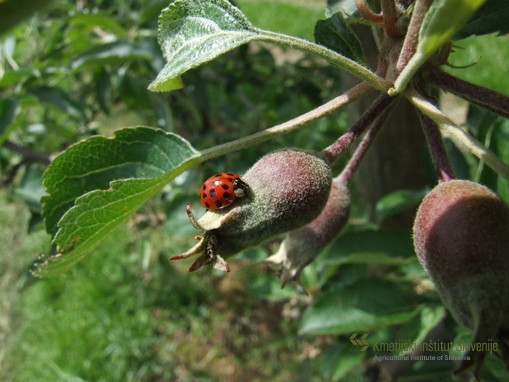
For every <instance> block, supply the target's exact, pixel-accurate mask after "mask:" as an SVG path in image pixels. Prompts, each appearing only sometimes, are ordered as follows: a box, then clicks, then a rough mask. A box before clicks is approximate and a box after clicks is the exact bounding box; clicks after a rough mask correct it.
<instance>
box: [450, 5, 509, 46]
mask: <svg viewBox="0 0 509 382" xmlns="http://www.w3.org/2000/svg"><path fill="white" fill-rule="evenodd" d="M508 18H509V3H508V2H507V0H489V1H487V2H486V3H485V4H484V5H483V6H482V7H481V8H479V10H478V11H477V12H476V13H475V14H474V15H473V16H472V17H471V18H470V20H469V21H468V22H467V23H466V24H465V25H463V27H462V28H461V30H460V31H459V32H458V33H457V34H456V36H455V37H456V38H467V37H469V36H472V35H483V34H489V33H495V32H498V33H499V34H506V33H508V32H509V23H507V20H508Z"/></svg>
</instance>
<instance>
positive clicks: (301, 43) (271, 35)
mask: <svg viewBox="0 0 509 382" xmlns="http://www.w3.org/2000/svg"><path fill="white" fill-rule="evenodd" d="M256 31H257V32H258V33H260V36H259V37H258V38H257V40H261V41H267V42H271V43H276V44H279V45H286V46H288V47H290V48H293V49H299V50H302V51H304V52H307V53H311V54H314V55H317V56H320V57H323V58H324V59H326V60H327V61H328V62H330V63H331V64H332V65H334V66H337V67H339V68H341V69H345V70H347V71H349V72H350V73H352V74H353V75H355V76H356V77H358V78H360V79H362V80H364V81H365V82H367V83H368V84H369V85H371V86H372V87H374V88H375V89H377V90H380V91H383V92H385V91H387V90H388V89H389V88H390V87H391V86H392V84H391V83H390V82H389V81H386V80H384V79H383V78H381V77H378V76H377V75H376V74H375V73H373V72H372V71H371V70H369V69H368V68H366V67H364V66H362V65H360V64H358V63H357V62H355V61H353V60H351V59H349V58H347V57H345V56H342V55H340V54H338V53H336V52H334V51H333V50H330V49H328V48H326V47H324V46H322V45H318V44H315V43H313V42H310V41H307V40H304V39H301V38H298V37H293V36H289V35H286V34H282V33H276V32H271V31H267V30H263V29H257V30H256Z"/></svg>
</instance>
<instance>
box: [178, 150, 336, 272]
mask: <svg viewBox="0 0 509 382" xmlns="http://www.w3.org/2000/svg"><path fill="white" fill-rule="evenodd" d="M242 179H243V181H244V182H245V183H246V184H247V185H248V187H249V188H248V191H247V196H245V197H243V198H239V199H238V200H237V199H236V200H235V202H234V203H233V204H232V206H231V207H228V208H225V209H219V210H207V212H206V213H205V214H204V215H203V216H202V217H201V218H200V219H198V220H195V219H194V217H192V214H191V213H190V212H188V213H189V214H190V218H191V221H192V222H193V224H194V225H195V226H196V227H197V228H199V229H202V230H203V231H205V232H204V235H203V236H201V237H200V238H199V239H201V240H202V241H203V242H200V243H198V244H197V246H195V247H193V248H192V249H191V250H190V251H188V252H186V253H184V254H182V255H179V256H175V257H174V258H173V259H179V258H183V257H188V256H190V255H193V254H196V253H198V252H202V251H204V252H205V253H204V255H203V256H202V257H201V258H200V259H199V260H200V261H198V263H196V266H192V267H191V268H190V270H195V269H198V268H199V267H200V266H202V265H204V264H207V263H213V264H214V265H216V264H219V266H216V268H220V269H224V270H227V271H228V270H229V267H227V264H226V263H225V262H224V260H223V258H226V257H229V256H232V255H234V254H236V253H238V252H240V251H241V250H243V249H245V248H249V247H253V246H256V245H258V244H261V243H263V242H264V241H266V240H268V239H271V238H273V237H275V236H278V235H281V234H283V233H285V232H288V231H291V230H294V229H297V228H299V227H302V226H303V225H305V224H307V223H309V222H310V221H312V220H313V219H315V218H316V217H317V216H318V215H319V214H320V212H321V211H322V209H323V208H324V206H325V203H326V202H327V199H328V196H329V191H330V188H331V182H332V179H331V170H330V166H329V164H328V163H327V162H326V161H325V160H324V159H323V158H322V157H321V156H320V155H319V154H317V153H313V152H306V151H300V150H293V149H286V150H279V151H275V152H272V153H270V154H267V155H265V156H264V157H262V158H260V160H258V161H257V162H256V163H255V164H254V165H253V167H251V168H250V169H249V170H248V171H247V173H246V174H245V175H244V176H242ZM218 261H219V263H218Z"/></svg>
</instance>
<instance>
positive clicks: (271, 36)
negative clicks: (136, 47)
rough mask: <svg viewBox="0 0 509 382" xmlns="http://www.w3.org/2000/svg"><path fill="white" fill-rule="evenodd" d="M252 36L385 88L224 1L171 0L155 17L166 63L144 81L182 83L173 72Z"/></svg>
mask: <svg viewBox="0 0 509 382" xmlns="http://www.w3.org/2000/svg"><path fill="white" fill-rule="evenodd" d="M253 40H258V41H265V42H271V43H275V44H278V45H282V46H287V47H291V48H293V49H300V50H302V51H304V52H307V53H311V54H316V55H318V56H320V57H323V58H325V59H326V60H328V61H329V62H331V63H332V64H333V65H336V66H338V67H340V68H343V69H346V70H349V71H350V72H352V73H353V74H355V75H356V76H358V77H360V78H361V79H363V80H366V81H367V82H368V83H369V84H370V85H373V86H374V87H375V88H377V89H381V90H384V91H385V90H387V89H388V88H389V83H388V82H387V81H385V80H381V79H380V78H379V77H378V76H376V75H375V74H374V73H372V72H371V71H370V70H369V69H368V68H366V67H364V66H362V65H360V64H358V63H357V62H355V61H353V60H351V59H349V58H348V57H345V56H342V55H340V54H338V53H336V52H334V51H332V50H330V49H328V48H326V47H324V46H322V45H318V44H314V43H312V42H309V41H307V40H304V39H300V38H297V37H293V36H288V35H285V34H281V33H275V32H271V31H266V30H262V29H259V28H256V27H254V26H253V25H252V24H251V23H250V22H249V21H248V20H247V18H246V17H245V16H244V15H243V14H242V12H240V10H239V9H238V8H236V7H234V6H233V5H232V4H231V3H230V2H228V1H227V0H177V1H175V2H174V3H172V4H170V6H169V7H168V8H166V9H164V10H163V11H162V13H161V16H160V17H159V44H160V45H161V49H162V51H163V55H164V57H165V59H166V61H167V64H166V66H165V67H164V68H163V69H162V70H161V71H160V72H159V74H158V76H157V78H156V79H155V80H154V81H153V82H152V83H151V84H150V85H149V90H152V91H169V90H173V89H177V88H179V87H182V82H181V81H180V79H179V76H181V75H182V74H183V73H185V72H186V71H188V70H190V69H192V68H195V67H197V66H199V65H202V64H204V63H206V62H208V61H210V60H212V59H214V58H216V57H218V56H220V55H221V54H224V53H226V52H229V51H231V50H232V49H235V48H237V47H239V46H241V45H242V44H245V43H247V42H249V41H253Z"/></svg>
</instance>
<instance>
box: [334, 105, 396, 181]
mask: <svg viewBox="0 0 509 382" xmlns="http://www.w3.org/2000/svg"><path fill="white" fill-rule="evenodd" d="M390 110H391V108H390V107H388V108H387V109H385V110H384V111H383V112H382V114H381V115H380V116H379V117H378V118H377V119H376V121H375V123H374V124H373V126H371V128H370V129H369V130H368V131H367V132H366V134H365V135H364V137H363V138H362V140H361V141H360V143H359V145H358V146H357V148H356V149H355V152H354V153H353V155H352V157H351V158H350V159H349V160H348V163H347V164H346V166H345V168H343V171H341V174H339V176H338V178H337V179H338V181H339V182H341V183H342V184H344V185H347V184H348V182H349V181H350V179H351V178H352V176H353V174H354V173H355V170H357V168H358V167H359V164H360V163H361V161H362V158H364V155H365V154H366V152H367V151H368V149H369V148H370V147H371V144H372V143H373V141H374V140H375V137H376V135H377V133H378V132H379V131H380V129H381V128H382V126H383V125H384V124H385V121H387V117H388V116H389V112H390Z"/></svg>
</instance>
